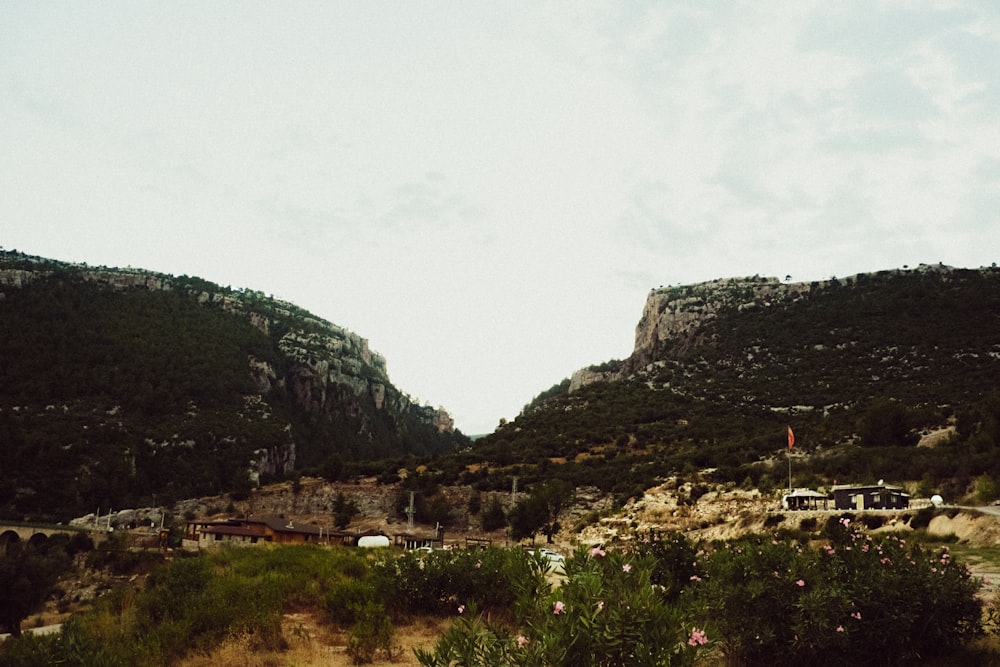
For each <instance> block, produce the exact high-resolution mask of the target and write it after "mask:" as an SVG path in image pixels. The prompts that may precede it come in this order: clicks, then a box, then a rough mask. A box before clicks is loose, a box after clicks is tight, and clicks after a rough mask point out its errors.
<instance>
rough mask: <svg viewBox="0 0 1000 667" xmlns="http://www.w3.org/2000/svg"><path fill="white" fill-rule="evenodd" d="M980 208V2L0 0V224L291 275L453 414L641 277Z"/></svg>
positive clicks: (501, 386) (590, 322) (627, 315)
mask: <svg viewBox="0 0 1000 667" xmlns="http://www.w3.org/2000/svg"><path fill="white" fill-rule="evenodd" d="M998 211H1000V5H997V3H995V2H993V1H992V0H983V1H982V2H958V1H945V0H942V1H939V2H931V1H928V2H904V1H900V2H874V1H869V0H864V1H857V2H839V1H838V2H830V1H829V0H824V1H823V2H806V1H803V0H796V1H795V2H784V1H783V2H735V1H734V2H662V1H661V2H639V1H630V2H624V3H623V2H617V1H609V2H585V1H581V0H572V1H569V2H552V3H540V2H524V3H522V2H512V1H507V0H505V1H504V2H464V1H463V2H458V1H456V2H425V1H420V2H393V3H387V2H373V1H369V0H365V1H364V2H294V1H293V2H251V1H243V0H241V1H240V2H200V1H198V2H173V1H172V2H142V1H139V0H128V1H125V2H110V1H109V2H58V3H57V2H36V1H35V0H0V245H2V246H3V247H5V248H7V249H17V250H21V251H24V252H28V253H31V254H37V255H42V256H45V257H51V258H54V259H60V260H66V261H77V262H87V263H90V264H96V265H100V264H104V265H108V266H133V267H141V268H146V269H151V270H156V271H163V272H166V273H172V274H174V275H181V274H188V275H197V276H200V277H202V278H205V279H207V280H211V281H213V282H217V283H220V284H223V285H231V286H232V287H247V288H252V289H260V290H263V291H265V292H267V293H269V294H274V295H275V296H277V297H280V298H284V299H287V300H289V301H292V302H294V303H296V304H298V305H300V306H302V307H304V308H307V309H308V310H311V311H312V312H314V313H315V314H317V315H319V316H321V317H324V318H326V319H328V320H331V321H332V322H335V323H337V324H340V325H342V326H345V327H347V328H348V329H351V330H352V331H354V332H356V333H358V334H359V335H361V336H364V337H365V338H367V339H368V340H369V341H370V343H371V346H372V348H373V349H375V350H377V351H378V352H380V353H382V354H383V355H385V357H386V358H387V361H388V366H389V373H390V377H391V378H392V380H393V382H394V384H396V386H398V387H399V388H400V389H402V390H403V391H406V392H407V393H409V394H410V395H411V396H413V397H415V398H417V399H419V400H420V401H421V402H425V403H430V404H432V405H435V406H438V405H440V406H443V407H445V408H446V409H448V410H449V411H450V412H451V413H452V415H453V416H454V417H455V419H456V422H457V426H458V427H459V428H460V429H462V431H463V432H465V433H469V434H475V433H482V432H489V431H492V430H493V429H494V428H495V426H496V424H497V422H498V420H499V419H500V418H501V417H506V418H508V419H510V418H513V417H514V416H516V414H517V413H518V412H519V411H520V409H521V408H522V407H523V406H524V405H525V404H526V403H527V402H528V401H530V400H531V398H532V397H533V396H534V395H536V394H538V393H539V392H541V391H543V390H545V389H547V388H549V387H550V386H552V385H553V384H555V383H557V382H559V381H560V380H562V379H563V378H565V377H568V376H569V375H571V374H572V372H573V371H574V370H576V369H578V368H581V367H584V366H587V365H590V364H594V363H600V362H603V361H606V360H608V359H611V358H624V357H626V356H628V355H629V353H630V352H631V350H632V344H633V337H634V330H635V325H636V323H637V322H638V320H639V317H640V315H641V312H642V306H643V303H644V302H645V299H646V294H647V292H648V291H649V289H650V288H651V287H657V286H660V285H666V284H676V283H691V282H698V281H702V280H709V279H713V278H719V277H728V276H737V275H752V274H757V273H759V274H762V275H771V276H779V277H784V276H785V275H787V274H790V275H791V276H792V277H793V279H794V280H812V279H820V278H826V277H829V276H831V275H838V276H843V275H850V274H853V273H858V272H863V271H875V270H880V269H886V268H893V267H898V266H902V265H904V264H910V265H915V264H918V263H921V262H927V263H936V262H944V263H946V264H950V265H953V266H963V267H977V266H981V265H989V264H991V263H992V262H994V261H1000V228H998V225H997V222H998V221H997V215H998V213H997V212H998Z"/></svg>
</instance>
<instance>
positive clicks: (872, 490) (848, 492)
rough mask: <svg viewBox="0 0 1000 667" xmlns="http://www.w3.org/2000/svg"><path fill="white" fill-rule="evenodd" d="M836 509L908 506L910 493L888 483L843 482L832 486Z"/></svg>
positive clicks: (876, 508)
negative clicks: (863, 483)
mask: <svg viewBox="0 0 1000 667" xmlns="http://www.w3.org/2000/svg"><path fill="white" fill-rule="evenodd" d="M833 503H834V507H835V508H836V509H838V510H898V509H906V508H907V507H909V506H910V494H908V493H906V492H905V491H904V490H903V487H901V486H891V485H889V484H870V485H860V484H843V485H840V486H835V487H833Z"/></svg>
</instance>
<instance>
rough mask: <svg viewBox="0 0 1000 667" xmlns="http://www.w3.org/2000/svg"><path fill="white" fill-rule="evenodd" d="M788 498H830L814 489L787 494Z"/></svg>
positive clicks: (796, 490)
mask: <svg viewBox="0 0 1000 667" xmlns="http://www.w3.org/2000/svg"><path fill="white" fill-rule="evenodd" d="M785 497H786V498H823V499H826V500H829V498H830V496H829V494H826V493H820V492H819V491H814V490H812V489H795V490H793V491H792V492H791V493H786V494H785Z"/></svg>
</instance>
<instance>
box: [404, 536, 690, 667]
mask: <svg viewBox="0 0 1000 667" xmlns="http://www.w3.org/2000/svg"><path fill="white" fill-rule="evenodd" d="M565 570H566V572H565V574H566V578H565V580H564V581H563V582H562V583H561V584H560V585H559V586H558V587H557V588H550V589H549V590H548V591H547V593H546V594H543V595H536V596H533V597H532V598H531V599H530V600H529V601H527V604H525V605H523V606H522V607H520V610H519V614H518V615H517V618H516V619H515V621H516V622H515V623H513V624H510V623H505V622H501V623H496V622H493V621H492V619H491V618H490V617H489V616H487V615H483V614H480V613H478V611H477V609H476V607H475V606H472V605H470V606H468V607H465V606H460V607H459V614H460V615H459V617H458V619H457V620H456V623H455V624H454V625H453V626H452V628H451V629H450V631H449V632H448V633H447V634H446V635H445V636H444V637H443V638H442V639H441V640H440V641H439V642H438V644H437V645H436V646H435V647H434V649H433V650H432V651H425V650H417V652H416V653H417V658H418V660H419V662H420V664H421V665H424V666H425V667H447V666H451V665H466V666H468V667H496V666H499V665H516V666H524V667H528V666H531V667H542V666H545V665H574V666H575V667H588V666H595V667H597V666H601V667H612V666H615V665H630V666H636V667H645V666H649V667H653V666H660V665H689V664H694V660H695V658H696V655H697V654H698V652H699V651H700V650H702V647H703V646H704V645H705V644H707V643H708V639H707V637H706V635H705V633H704V632H703V631H701V630H699V629H698V628H695V627H693V626H691V625H690V624H687V623H686V622H685V618H684V616H685V612H684V608H683V607H682V606H681V605H678V604H676V603H674V602H672V601H670V600H669V599H668V598H667V596H666V595H664V587H662V586H660V585H658V584H655V583H654V578H655V576H656V572H657V570H658V566H657V562H656V559H655V558H654V557H653V556H651V555H638V554H634V553H625V552H616V551H606V550H604V549H602V548H600V547H594V548H592V549H590V550H586V549H583V548H581V549H580V550H578V551H577V552H576V553H575V554H574V556H573V558H571V559H569V560H567V562H566V565H565Z"/></svg>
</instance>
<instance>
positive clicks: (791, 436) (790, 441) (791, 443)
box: [788, 426, 795, 493]
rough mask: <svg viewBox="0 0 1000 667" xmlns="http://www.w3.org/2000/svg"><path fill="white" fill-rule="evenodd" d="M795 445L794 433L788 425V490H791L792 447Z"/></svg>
mask: <svg viewBox="0 0 1000 667" xmlns="http://www.w3.org/2000/svg"><path fill="white" fill-rule="evenodd" d="M794 446H795V434H794V433H792V427H791V426H789V427H788V492H789V493H791V492H792V447H794Z"/></svg>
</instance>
